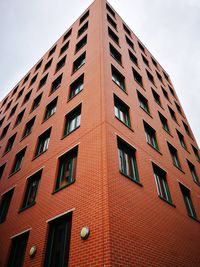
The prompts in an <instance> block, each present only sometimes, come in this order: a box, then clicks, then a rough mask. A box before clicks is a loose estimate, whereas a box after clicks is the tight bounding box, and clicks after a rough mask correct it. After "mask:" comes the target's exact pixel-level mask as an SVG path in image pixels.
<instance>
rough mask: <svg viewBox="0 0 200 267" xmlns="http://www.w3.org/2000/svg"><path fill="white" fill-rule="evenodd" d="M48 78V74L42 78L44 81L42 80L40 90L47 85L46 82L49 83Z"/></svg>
mask: <svg viewBox="0 0 200 267" xmlns="http://www.w3.org/2000/svg"><path fill="white" fill-rule="evenodd" d="M47 78H48V74H46V75H45V76H44V77H43V78H42V80H40V82H39V87H38V89H40V88H42V87H43V86H44V85H45V84H46V82H47Z"/></svg>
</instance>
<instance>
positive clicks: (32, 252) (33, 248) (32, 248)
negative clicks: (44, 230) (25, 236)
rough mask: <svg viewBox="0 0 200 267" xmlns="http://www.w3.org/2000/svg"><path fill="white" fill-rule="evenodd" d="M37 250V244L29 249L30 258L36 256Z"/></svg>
mask: <svg viewBox="0 0 200 267" xmlns="http://www.w3.org/2000/svg"><path fill="white" fill-rule="evenodd" d="M36 251H37V247H36V246H32V247H31V248H30V250H29V256H30V258H32V257H34V256H35V254H36Z"/></svg>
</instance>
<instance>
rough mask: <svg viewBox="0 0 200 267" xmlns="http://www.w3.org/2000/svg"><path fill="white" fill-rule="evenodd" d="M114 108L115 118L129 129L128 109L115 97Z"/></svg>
mask: <svg viewBox="0 0 200 267" xmlns="http://www.w3.org/2000/svg"><path fill="white" fill-rule="evenodd" d="M114 106H115V107H114V111H115V116H116V117H117V118H118V119H119V120H120V121H122V122H123V123H124V124H126V126H128V127H131V123H130V116H129V107H128V106H127V105H126V104H125V103H124V102H122V101H121V100H120V99H119V98H118V97H117V96H115V95H114Z"/></svg>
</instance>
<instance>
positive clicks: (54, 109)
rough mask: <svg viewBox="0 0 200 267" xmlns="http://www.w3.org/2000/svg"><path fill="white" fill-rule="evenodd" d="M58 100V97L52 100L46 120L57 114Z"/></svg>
mask: <svg viewBox="0 0 200 267" xmlns="http://www.w3.org/2000/svg"><path fill="white" fill-rule="evenodd" d="M57 101H58V98H57V97H56V98H55V99H54V100H52V101H51V102H50V103H49V104H48V105H47V107H46V110H45V115H44V120H47V119H48V118H50V117H51V116H52V115H53V114H54V113H55V112H56V105H57Z"/></svg>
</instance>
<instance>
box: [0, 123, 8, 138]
mask: <svg viewBox="0 0 200 267" xmlns="http://www.w3.org/2000/svg"><path fill="white" fill-rule="evenodd" d="M9 127H10V123H9V124H8V125H6V127H4V129H3V131H2V134H1V137H0V139H3V138H4V137H5V136H6V134H7V132H8V129H9Z"/></svg>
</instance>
